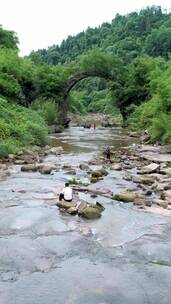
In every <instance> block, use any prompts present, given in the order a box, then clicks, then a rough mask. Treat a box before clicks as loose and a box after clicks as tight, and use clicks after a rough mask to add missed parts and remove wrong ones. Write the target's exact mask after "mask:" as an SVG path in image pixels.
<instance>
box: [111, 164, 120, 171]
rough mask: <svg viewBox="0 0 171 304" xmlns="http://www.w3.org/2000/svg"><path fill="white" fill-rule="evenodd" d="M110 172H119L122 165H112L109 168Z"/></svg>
mask: <svg viewBox="0 0 171 304" xmlns="http://www.w3.org/2000/svg"><path fill="white" fill-rule="evenodd" d="M110 169H111V170H115V171H121V170H122V164H120V163H118V164H113V165H112V166H111V167H110Z"/></svg>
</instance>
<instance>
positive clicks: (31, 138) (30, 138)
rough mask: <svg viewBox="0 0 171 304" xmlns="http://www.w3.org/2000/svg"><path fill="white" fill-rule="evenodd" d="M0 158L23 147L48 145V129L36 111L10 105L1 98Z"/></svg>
mask: <svg viewBox="0 0 171 304" xmlns="http://www.w3.org/2000/svg"><path fill="white" fill-rule="evenodd" d="M0 139H1V143H0V157H4V156H6V155H7V154H9V153H15V152H16V151H17V150H18V148H21V147H23V146H31V145H39V146H44V145H45V144H47V143H48V127H47V125H46V122H45V120H44V119H43V118H42V117H41V116H40V115H39V113H36V112H35V111H34V110H31V109H27V108H24V107H22V106H18V105H14V104H10V103H8V102H7V101H6V100H4V99H2V98H0Z"/></svg>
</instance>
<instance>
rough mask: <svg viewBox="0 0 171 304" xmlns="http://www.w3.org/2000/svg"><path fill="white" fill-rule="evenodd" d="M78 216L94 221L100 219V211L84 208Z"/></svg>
mask: <svg viewBox="0 0 171 304" xmlns="http://www.w3.org/2000/svg"><path fill="white" fill-rule="evenodd" d="M80 215H81V216H82V217H85V218H87V219H95V218H99V217H101V211H100V210H99V209H98V208H94V207H86V208H84V209H83V210H82V212H81V213H80Z"/></svg>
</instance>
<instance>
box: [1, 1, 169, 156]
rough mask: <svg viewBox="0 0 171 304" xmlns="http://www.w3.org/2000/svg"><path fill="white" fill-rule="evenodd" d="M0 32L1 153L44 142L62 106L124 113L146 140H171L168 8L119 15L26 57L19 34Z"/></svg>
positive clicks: (85, 111)
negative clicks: (21, 52) (145, 131)
mask: <svg viewBox="0 0 171 304" xmlns="http://www.w3.org/2000/svg"><path fill="white" fill-rule="evenodd" d="M0 33H1V35H0V97H1V98H0V107H1V113H0V141H1V142H0V156H5V155H6V154H9V153H14V152H15V151H17V149H18V148H20V147H21V146H23V145H24V146H25V145H28V146H29V145H33V144H37V145H44V144H46V142H47V134H48V125H54V124H59V123H60V118H61V116H65V114H66V111H71V112H73V113H78V114H82V115H86V114H88V113H90V112H92V113H105V114H110V115H122V117H123V120H124V122H125V124H128V125H129V126H130V127H131V128H133V129H141V130H143V129H148V130H149V133H150V135H151V141H152V142H155V141H158V142H159V143H171V59H170V53H171V13H166V12H165V11H164V12H163V11H162V10H161V8H160V7H156V6H152V7H147V8H146V9H143V10H141V11H140V12H139V13H138V12H132V13H130V14H128V15H125V16H121V15H119V14H117V15H116V16H115V18H114V19H113V20H112V22H111V23H108V22H106V23H103V24H102V25H101V26H99V27H98V28H94V29H93V28H87V30H86V31H84V32H81V33H79V34H78V35H76V36H69V37H68V38H67V39H66V40H64V41H63V42H62V43H61V45H60V46H58V45H53V46H51V47H49V48H48V49H43V50H38V51H33V52H31V54H30V55H29V56H27V57H25V58H21V57H20V56H19V55H18V51H19V50H18V38H17V35H16V34H15V33H14V32H12V31H7V30H5V29H3V28H2V27H0ZM69 84H70V89H69V90H68V87H67V86H68V85H69ZM67 96H68V104H67V105H66V99H64V97H65V98H66V97H67Z"/></svg>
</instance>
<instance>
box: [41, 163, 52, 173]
mask: <svg viewBox="0 0 171 304" xmlns="http://www.w3.org/2000/svg"><path fill="white" fill-rule="evenodd" d="M53 169H54V166H51V165H41V166H40V167H39V172H40V173H41V174H50V173H51V172H52V170H53Z"/></svg>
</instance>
